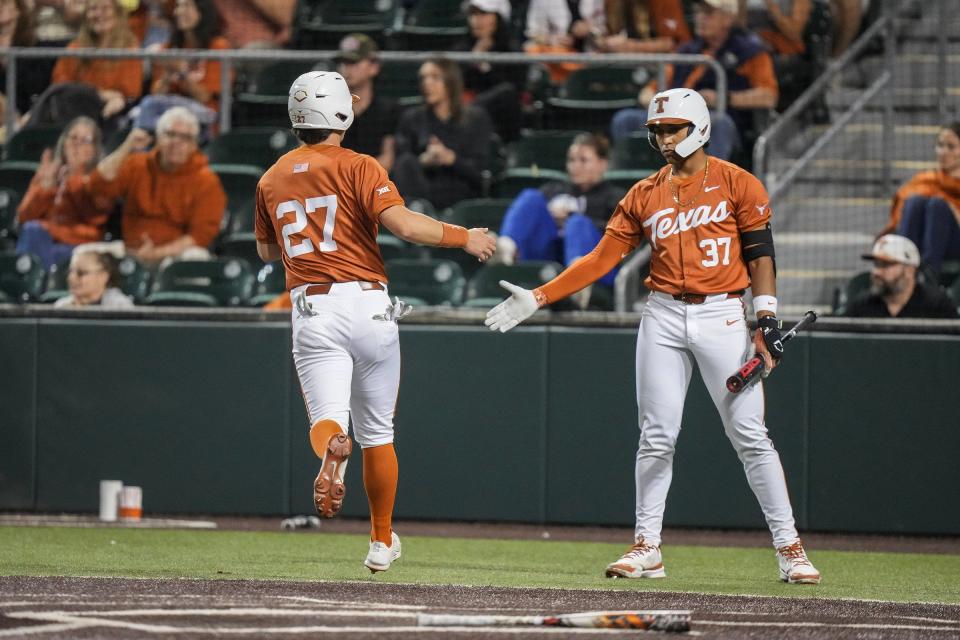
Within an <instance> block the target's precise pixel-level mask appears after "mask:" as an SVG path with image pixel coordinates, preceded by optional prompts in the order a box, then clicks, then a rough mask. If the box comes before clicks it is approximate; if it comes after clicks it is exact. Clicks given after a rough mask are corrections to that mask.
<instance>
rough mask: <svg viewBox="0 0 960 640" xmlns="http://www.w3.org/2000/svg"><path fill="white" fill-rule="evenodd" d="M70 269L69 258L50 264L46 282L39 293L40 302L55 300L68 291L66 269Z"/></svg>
mask: <svg viewBox="0 0 960 640" xmlns="http://www.w3.org/2000/svg"><path fill="white" fill-rule="evenodd" d="M69 269H70V259H69V258H67V259H66V260H64V261H63V262H59V263H57V264H54V265H51V266H50V269H49V270H48V271H47V278H46V284H45V285H44V290H43V293H42V294H40V302H56V301H57V300H59V299H60V298H62V297H64V296H66V295H68V294H69V293H70V290H69V289H70V287H69V286H68V285H67V271H68V270H69Z"/></svg>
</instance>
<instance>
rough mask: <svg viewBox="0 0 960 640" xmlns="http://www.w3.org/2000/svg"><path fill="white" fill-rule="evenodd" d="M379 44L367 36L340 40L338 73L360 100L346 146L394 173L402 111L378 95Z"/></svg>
mask: <svg viewBox="0 0 960 640" xmlns="http://www.w3.org/2000/svg"><path fill="white" fill-rule="evenodd" d="M377 54H378V50H377V44H376V43H375V42H374V41H373V39H372V38H371V37H370V36H368V35H366V34H363V33H354V34H351V35H349V36H347V37H346V38H344V39H343V40H341V41H340V50H339V52H338V53H337V57H336V62H337V70H338V71H340V75H342V76H343V78H344V80H346V81H347V86H348V87H350V91H351V92H352V93H353V94H354V95H355V96H357V98H359V100H358V101H357V102H356V103H355V104H354V105H353V117H354V120H353V126H352V127H351V128H350V135H348V136H346V137H345V138H344V139H343V146H344V147H346V148H347V149H353V150H354V151H356V152H357V153H365V154H367V155H369V156H373V157H374V158H376V159H377V162H379V163H380V165H381V166H382V167H383V168H384V169H386V170H387V171H390V170H391V169H393V159H394V157H395V155H396V138H394V135H393V133H394V131H396V130H397V122H398V120H399V119H400V109H399V106H398V105H397V103H396V102H395V101H393V100H390V99H389V98H384V97H383V96H381V95H378V94H377V91H376V80H377V76H379V75H380V60H379V58H378V56H377Z"/></svg>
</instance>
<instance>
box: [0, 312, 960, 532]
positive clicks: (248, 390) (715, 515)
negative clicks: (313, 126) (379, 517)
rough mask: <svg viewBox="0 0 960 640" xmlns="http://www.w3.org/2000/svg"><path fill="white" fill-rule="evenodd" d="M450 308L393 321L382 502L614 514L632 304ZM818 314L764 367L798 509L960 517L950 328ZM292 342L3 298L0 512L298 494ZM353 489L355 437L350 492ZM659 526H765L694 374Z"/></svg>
mask: <svg viewBox="0 0 960 640" xmlns="http://www.w3.org/2000/svg"><path fill="white" fill-rule="evenodd" d="M427 320H429V314H427ZM459 322H460V323H459V324H440V323H432V324H415V323H407V322H404V324H403V327H402V331H401V344H402V352H403V380H402V382H401V389H400V398H399V403H398V413H397V418H396V424H397V450H398V454H399V456H400V464H401V466H400V489H399V495H398V500H397V514H396V515H397V517H400V518H412V519H439V520H468V521H473V520H478V521H506V522H535V523H583V524H610V525H631V524H632V521H633V490H634V481H633V460H634V456H635V452H636V444H637V439H638V430H637V426H636V425H637V419H636V407H635V390H634V381H633V359H634V349H635V344H634V342H635V326H634V325H635V322H636V318H635V317H631V316H618V317H616V318H614V319H613V320H610V319H606V320H604V321H603V322H602V324H605V325H607V326H586V325H589V324H591V323H590V322H586V323H584V322H583V317H580V318H579V319H576V320H574V323H575V324H573V325H571V324H557V323H548V324H541V325H535V326H531V327H521V328H518V329H516V330H514V331H512V332H510V333H508V334H506V335H500V334H492V333H490V332H489V331H487V330H486V329H485V328H483V327H482V326H480V324H479V321H478V320H475V319H471V320H470V324H463V322H464V321H463V318H461V319H460V320H459ZM576 323H579V324H576ZM818 324H819V326H820V330H818V332H815V333H808V334H805V335H801V337H800V338H798V339H797V340H795V341H794V342H792V343H791V345H790V349H789V350H788V355H787V358H786V359H785V360H784V362H783V364H782V366H781V367H780V368H778V370H777V372H776V373H775V375H773V376H772V377H771V378H770V379H769V380H768V381H767V383H766V385H765V393H766V407H767V422H768V425H769V429H770V432H771V435H772V437H773V439H774V442H775V444H776V446H777V448H778V450H779V451H780V454H781V456H782V459H783V462H784V467H785V470H786V474H787V478H788V482H789V486H790V492H791V495H792V496H793V500H794V505H795V509H796V515H797V519H798V524H799V525H800V527H801V528H802V529H808V530H819V531H848V532H882V533H920V534H960V494H958V492H957V490H956V489H957V487H960V465H957V464H956V458H957V454H958V453H960V418H958V413H960V412H958V401H957V391H958V389H960V383H958V382H957V381H958V380H960V325H958V326H954V325H951V324H941V325H934V329H931V328H930V325H929V324H928V325H925V327H926V328H925V329H924V328H923V327H921V330H927V331H929V330H935V331H939V332H940V333H937V334H932V335H931V334H909V333H887V334H862V333H854V332H853V331H854V330H855V329H860V328H862V327H856V326H855V325H852V324H849V323H847V324H845V323H843V322H838V321H833V323H831V322H830V321H821V322H820V323H818ZM955 324H957V323H955ZM937 327H939V328H937ZM824 328H826V329H834V330H836V331H823V330H822V329H824ZM881 328H883V327H881ZM900 328H901V329H902V328H903V326H902V325H901V327H900ZM837 329H839V330H837ZM951 333H953V334H955V335H951ZM289 345H290V325H289V321H287V320H286V318H285V317H284V316H283V315H282V314H281V315H276V314H264V313H260V312H251V313H236V312H235V313H231V314H229V315H226V314H223V313H219V312H212V313H200V312H184V313H172V312H166V313H156V312H154V310H147V311H139V312H133V313H129V314H123V313H119V312H115V313H112V314H101V315H99V316H94V317H91V316H89V315H86V316H85V315H83V314H79V313H76V312H74V313H72V314H71V313H65V314H64V313H55V312H53V311H51V310H43V311H36V312H31V311H30V310H24V309H22V308H12V307H6V309H5V310H4V312H3V313H0V509H5V510H27V511H42V512H61V511H64V512H91V513H92V512H96V510H97V501H98V482H99V480H100V479H105V478H110V479H120V480H123V481H124V482H125V483H126V484H133V485H139V486H141V487H143V492H144V509H145V511H146V512H147V513H175V514H258V515H281V514H283V515H286V514H291V513H310V512H312V500H311V487H312V480H313V476H314V475H315V473H316V466H317V465H316V460H315V458H314V457H313V454H312V452H311V450H310V447H309V443H308V440H307V419H306V415H305V412H304V408H303V402H302V400H301V398H300V390H299V386H298V384H297V380H296V376H295V373H294V371H293V369H292V365H291V363H290V356H289ZM366 508H367V507H366V498H365V496H364V493H363V490H362V480H361V462H360V456H355V460H354V464H352V465H350V467H349V469H348V494H347V500H346V503H345V506H344V513H345V514H346V515H352V516H363V515H365V514H366ZM666 524H667V525H668V526H695V527H735V528H762V527H764V523H763V519H762V516H761V514H760V511H759V508H758V507H757V505H756V503H755V501H754V499H753V496H752V495H751V493H750V490H749V488H748V486H747V484H746V481H745V479H744V475H743V472H742V470H741V467H740V463H739V462H738V460H737V458H736V455H735V453H734V451H733V449H732V447H731V446H730V445H729V443H728V442H727V441H726V439H725V436H724V435H723V430H722V426H721V424H720V420H719V418H718V416H717V414H716V411H715V409H714V408H713V405H712V404H711V402H710V400H709V397H708V396H707V393H706V390H705V389H704V387H703V384H702V382H701V381H700V379H699V377H698V376H697V375H695V376H694V380H693V383H692V384H691V392H690V394H689V395H688V400H687V406H686V411H685V414H684V429H683V431H682V433H681V436H680V440H679V445H678V451H677V454H676V460H675V465H674V482H673V487H672V489H671V493H670V499H669V502H668V509H667V514H666Z"/></svg>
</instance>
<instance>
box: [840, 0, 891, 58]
mask: <svg viewBox="0 0 960 640" xmlns="http://www.w3.org/2000/svg"><path fill="white" fill-rule="evenodd" d="M880 4H881V2H880V0H873V1H872V3H871V1H870V0H830V11H831V13H832V14H833V25H834V29H833V55H834V57H837V56H840V55H842V54H843V52H844V51H846V50H847V47H849V46H850V45H851V44H852V43H853V41H854V40H856V39H857V34H858V33H860V30H861V26H862V25H863V23H864V16H865V14H866V13H875V12H874V11H871V9H870V7H871V6H872V7H874V8H875V9H876V8H879V6H880Z"/></svg>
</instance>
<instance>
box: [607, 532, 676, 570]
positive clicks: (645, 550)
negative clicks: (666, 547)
mask: <svg viewBox="0 0 960 640" xmlns="http://www.w3.org/2000/svg"><path fill="white" fill-rule="evenodd" d="M607 577H608V578H666V577H667V572H666V571H664V570H663V557H662V556H661V555H660V547H658V546H654V545H652V544H647V543H646V542H645V541H644V540H643V537H642V536H641V537H640V538H638V539H637V541H636V542H635V543H634V544H633V546H632V547H630V549H628V550H627V552H626V553H625V554H623V556H622V557H621V558H620V559H619V560H617V561H616V562H611V563H610V564H608V565H607Z"/></svg>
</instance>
